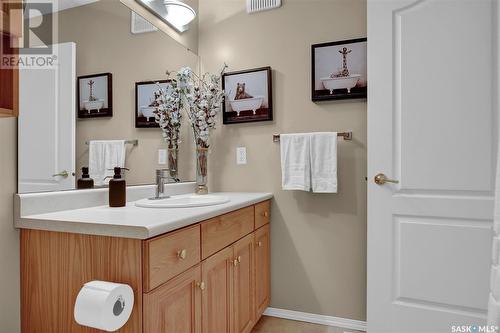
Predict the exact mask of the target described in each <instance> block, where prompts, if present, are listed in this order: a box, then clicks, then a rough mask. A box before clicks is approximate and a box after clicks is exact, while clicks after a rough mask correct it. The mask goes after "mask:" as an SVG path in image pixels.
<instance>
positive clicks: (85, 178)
mask: <svg viewBox="0 0 500 333" xmlns="http://www.w3.org/2000/svg"><path fill="white" fill-rule="evenodd" d="M93 187H94V180H93V179H92V178H90V175H89V168H88V167H83V168H82V177H81V178H80V179H78V181H77V183H76V188H77V189H85V188H93Z"/></svg>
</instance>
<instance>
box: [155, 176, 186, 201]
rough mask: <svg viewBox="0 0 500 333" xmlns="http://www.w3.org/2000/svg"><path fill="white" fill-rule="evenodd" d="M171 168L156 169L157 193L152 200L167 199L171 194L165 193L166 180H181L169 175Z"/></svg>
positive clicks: (174, 181)
mask: <svg viewBox="0 0 500 333" xmlns="http://www.w3.org/2000/svg"><path fill="white" fill-rule="evenodd" d="M169 171H170V170H169V169H157V170H156V195H155V197H154V198H150V199H151V200H158V199H166V198H169V197H170V196H168V195H165V181H167V183H169V180H170V181H172V182H173V183H178V182H180V179H179V178H175V177H171V176H169V175H168V172H169Z"/></svg>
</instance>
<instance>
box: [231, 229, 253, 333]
mask: <svg viewBox="0 0 500 333" xmlns="http://www.w3.org/2000/svg"><path fill="white" fill-rule="evenodd" d="M233 248H234V249H233V251H234V258H235V259H234V279H233V283H234V298H233V300H234V306H233V312H234V332H235V333H248V332H250V331H251V330H252V328H253V326H254V325H255V322H256V321H255V302H254V300H255V262H254V250H253V249H254V234H253V233H252V234H250V235H248V236H246V237H245V238H242V239H240V240H239V241H238V242H236V243H235V244H234V246H233Z"/></svg>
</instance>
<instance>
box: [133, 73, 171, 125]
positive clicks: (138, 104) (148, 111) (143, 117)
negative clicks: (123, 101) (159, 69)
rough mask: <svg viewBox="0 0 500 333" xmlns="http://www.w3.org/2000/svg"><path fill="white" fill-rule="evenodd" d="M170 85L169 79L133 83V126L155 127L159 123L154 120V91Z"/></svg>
mask: <svg viewBox="0 0 500 333" xmlns="http://www.w3.org/2000/svg"><path fill="white" fill-rule="evenodd" d="M169 86H171V84H170V80H158V81H144V82H136V83H135V127H136V128H155V127H159V125H158V124H157V123H156V121H155V114H154V111H155V109H156V106H157V105H158V104H157V103H156V97H157V96H156V95H155V93H156V92H157V91H158V90H159V88H160V87H161V88H168V87H169Z"/></svg>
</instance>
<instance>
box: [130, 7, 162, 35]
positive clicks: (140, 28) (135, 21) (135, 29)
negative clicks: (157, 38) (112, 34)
mask: <svg viewBox="0 0 500 333" xmlns="http://www.w3.org/2000/svg"><path fill="white" fill-rule="evenodd" d="M130 12H131V13H132V15H131V29H130V31H131V32H132V33H133V34H143V33H146V32H152V31H157V30H158V28H157V27H155V26H154V25H152V24H151V23H149V22H148V21H147V20H145V19H144V18H143V17H142V16H141V15H138V14H136V13H135V12H133V11H130Z"/></svg>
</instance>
